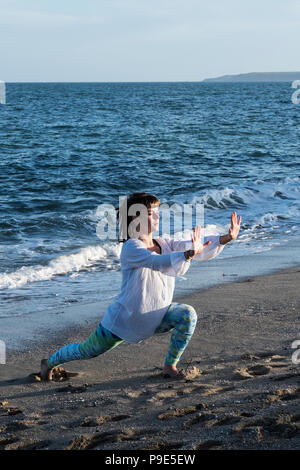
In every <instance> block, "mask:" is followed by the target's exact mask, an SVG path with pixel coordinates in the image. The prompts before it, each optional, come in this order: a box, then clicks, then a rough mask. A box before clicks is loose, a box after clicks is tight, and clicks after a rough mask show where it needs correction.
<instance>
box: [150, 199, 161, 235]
mask: <svg viewBox="0 0 300 470" xmlns="http://www.w3.org/2000/svg"><path fill="white" fill-rule="evenodd" d="M159 219H160V215H159V205H158V204H157V205H155V206H151V207H149V208H148V231H149V232H158V230H159Z"/></svg>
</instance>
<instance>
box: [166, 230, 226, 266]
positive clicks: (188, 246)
mask: <svg viewBox="0 0 300 470" xmlns="http://www.w3.org/2000/svg"><path fill="white" fill-rule="evenodd" d="M208 241H210V242H211V243H210V244H209V245H207V246H205V247H204V248H203V251H202V252H201V253H199V254H198V255H196V256H195V257H194V258H193V259H195V260H197V261H207V260H210V259H212V258H215V257H216V256H218V255H219V254H220V253H221V251H223V248H224V246H225V245H221V244H220V236H219V235H209V236H207V237H204V241H203V244H204V243H206V242H208ZM192 249H193V242H192V240H171V250H172V251H186V250H192Z"/></svg>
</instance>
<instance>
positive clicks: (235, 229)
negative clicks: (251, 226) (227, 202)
mask: <svg viewBox="0 0 300 470" xmlns="http://www.w3.org/2000/svg"><path fill="white" fill-rule="evenodd" d="M241 221H242V217H241V216H239V220H237V213H236V212H233V213H232V214H231V226H230V229H229V231H228V233H229V235H230V237H231V240H235V239H236V238H237V236H238V234H239V231H240V228H241Z"/></svg>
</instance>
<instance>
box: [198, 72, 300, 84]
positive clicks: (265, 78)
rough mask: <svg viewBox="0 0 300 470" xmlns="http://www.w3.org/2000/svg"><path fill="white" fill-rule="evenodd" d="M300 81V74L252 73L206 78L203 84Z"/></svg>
mask: <svg viewBox="0 0 300 470" xmlns="http://www.w3.org/2000/svg"><path fill="white" fill-rule="evenodd" d="M294 80H300V72H251V73H240V74H238V75H223V76H222V77H215V78H205V79H204V80H203V82H292V81H294Z"/></svg>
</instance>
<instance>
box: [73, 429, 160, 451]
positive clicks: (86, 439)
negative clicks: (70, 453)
mask: <svg viewBox="0 0 300 470" xmlns="http://www.w3.org/2000/svg"><path fill="white" fill-rule="evenodd" d="M158 432H159V430H157V429H143V428H142V429H133V428H127V429H124V430H121V429H119V430H114V431H107V432H96V433H94V434H85V435H82V436H78V437H75V438H74V439H72V441H71V442H70V443H69V445H68V446H67V447H66V448H65V450H86V449H95V448H96V447H98V446H101V445H102V444H106V443H108V442H121V441H135V440H138V439H140V436H146V435H153V434H157V433H158Z"/></svg>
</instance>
